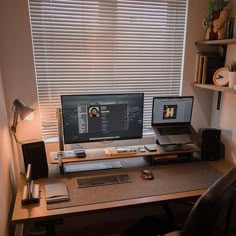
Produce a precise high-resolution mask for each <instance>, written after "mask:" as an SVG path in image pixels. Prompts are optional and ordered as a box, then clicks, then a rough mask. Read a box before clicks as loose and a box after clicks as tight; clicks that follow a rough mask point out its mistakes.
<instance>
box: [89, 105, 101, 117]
mask: <svg viewBox="0 0 236 236" xmlns="http://www.w3.org/2000/svg"><path fill="white" fill-rule="evenodd" d="M89 117H99V107H90V108H89Z"/></svg>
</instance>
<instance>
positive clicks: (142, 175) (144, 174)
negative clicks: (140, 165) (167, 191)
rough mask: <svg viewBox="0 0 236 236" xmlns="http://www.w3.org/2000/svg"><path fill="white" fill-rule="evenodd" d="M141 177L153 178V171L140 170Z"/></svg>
mask: <svg viewBox="0 0 236 236" xmlns="http://www.w3.org/2000/svg"><path fill="white" fill-rule="evenodd" d="M141 178H142V179H145V180H146V179H149V180H150V179H154V175H153V173H152V171H150V170H142V172H141Z"/></svg>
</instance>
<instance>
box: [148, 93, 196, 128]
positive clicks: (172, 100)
mask: <svg viewBox="0 0 236 236" xmlns="http://www.w3.org/2000/svg"><path fill="white" fill-rule="evenodd" d="M192 107H193V97H192V96H189V97H155V98H153V110H152V124H154V125H155V124H169V123H172V124H173V123H190V122H191V117H192Z"/></svg>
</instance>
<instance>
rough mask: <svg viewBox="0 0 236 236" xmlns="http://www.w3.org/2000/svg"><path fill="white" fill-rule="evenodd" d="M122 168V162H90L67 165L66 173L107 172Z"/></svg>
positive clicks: (65, 167)
mask: <svg viewBox="0 0 236 236" xmlns="http://www.w3.org/2000/svg"><path fill="white" fill-rule="evenodd" d="M118 168H122V165H121V163H120V161H112V162H109V161H106V162H96V163H95V162H92V163H91V162H90V163H81V162H77V163H65V164H64V172H65V173H71V172H80V171H92V170H106V169H118Z"/></svg>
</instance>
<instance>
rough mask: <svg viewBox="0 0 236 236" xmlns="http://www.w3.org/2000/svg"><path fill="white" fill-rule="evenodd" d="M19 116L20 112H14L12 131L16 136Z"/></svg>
mask: <svg viewBox="0 0 236 236" xmlns="http://www.w3.org/2000/svg"><path fill="white" fill-rule="evenodd" d="M18 115H19V112H18V111H14V118H13V123H12V126H11V131H12V132H13V133H14V134H15V133H16V127H17V124H18V123H17V120H18Z"/></svg>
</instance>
